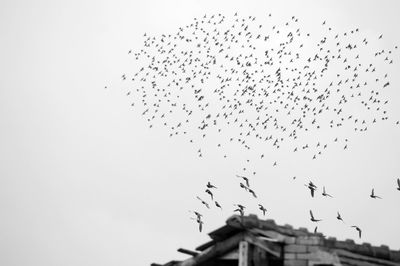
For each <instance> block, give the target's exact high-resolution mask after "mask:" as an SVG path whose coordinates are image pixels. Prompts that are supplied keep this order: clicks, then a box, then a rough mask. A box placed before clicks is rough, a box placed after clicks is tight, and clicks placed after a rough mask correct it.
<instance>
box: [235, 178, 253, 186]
mask: <svg viewBox="0 0 400 266" xmlns="http://www.w3.org/2000/svg"><path fill="white" fill-rule="evenodd" d="M236 176H237V177H239V178H242V179H243V180H244V181H245V182H246V186H247V187H250V183H249V179H248V178H247V177H245V176H241V175H236Z"/></svg>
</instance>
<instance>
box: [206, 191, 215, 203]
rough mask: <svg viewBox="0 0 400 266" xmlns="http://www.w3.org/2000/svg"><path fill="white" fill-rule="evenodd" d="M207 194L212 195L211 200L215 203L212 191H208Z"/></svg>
mask: <svg viewBox="0 0 400 266" xmlns="http://www.w3.org/2000/svg"><path fill="white" fill-rule="evenodd" d="M205 192H206V193H208V194H210V196H211V200H212V201H213V200H214V195H213V193H212V192H211V190H209V189H206V190H205Z"/></svg>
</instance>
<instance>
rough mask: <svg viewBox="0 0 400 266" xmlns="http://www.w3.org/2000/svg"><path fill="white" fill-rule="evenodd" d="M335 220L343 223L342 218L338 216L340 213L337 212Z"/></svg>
mask: <svg viewBox="0 0 400 266" xmlns="http://www.w3.org/2000/svg"><path fill="white" fill-rule="evenodd" d="M336 219H338V220H340V221H342V222H344V221H343V218H342V216H341V215H340V213H339V212H337V216H336Z"/></svg>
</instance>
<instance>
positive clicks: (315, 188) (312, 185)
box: [305, 181, 317, 197]
mask: <svg viewBox="0 0 400 266" xmlns="http://www.w3.org/2000/svg"><path fill="white" fill-rule="evenodd" d="M305 186H306V187H307V188H308V189H310V193H311V197H314V192H315V190H317V186H316V185H314V184H313V182H311V181H310V182H309V183H308V184H307V185H305Z"/></svg>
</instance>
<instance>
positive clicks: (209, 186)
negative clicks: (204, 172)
mask: <svg viewBox="0 0 400 266" xmlns="http://www.w3.org/2000/svg"><path fill="white" fill-rule="evenodd" d="M207 188H210V189H211V188H217V187H216V186H214V185H212V184H211V183H210V182H208V183H207Z"/></svg>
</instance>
